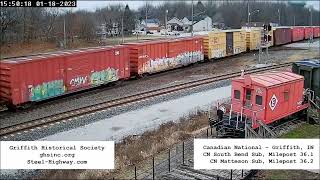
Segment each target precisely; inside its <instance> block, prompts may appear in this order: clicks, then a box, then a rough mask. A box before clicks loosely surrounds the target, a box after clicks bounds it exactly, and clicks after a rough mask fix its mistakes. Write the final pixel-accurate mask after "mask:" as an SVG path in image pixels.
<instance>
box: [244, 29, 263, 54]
mask: <svg viewBox="0 0 320 180" xmlns="http://www.w3.org/2000/svg"><path fill="white" fill-rule="evenodd" d="M246 44H247V50H257V49H259V46H260V45H261V29H258V28H250V29H246Z"/></svg>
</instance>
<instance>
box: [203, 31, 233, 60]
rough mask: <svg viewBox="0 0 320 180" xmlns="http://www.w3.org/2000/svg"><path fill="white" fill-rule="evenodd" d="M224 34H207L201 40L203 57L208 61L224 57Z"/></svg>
mask: <svg viewBox="0 0 320 180" xmlns="http://www.w3.org/2000/svg"><path fill="white" fill-rule="evenodd" d="M226 44H227V43H226V33H225V32H223V31H213V32H209V33H208V35H207V36H205V37H204V38H203V47H204V53H205V56H206V57H207V58H208V59H214V58H222V57H226V50H227V49H226Z"/></svg>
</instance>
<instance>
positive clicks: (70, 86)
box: [0, 46, 130, 105]
mask: <svg viewBox="0 0 320 180" xmlns="http://www.w3.org/2000/svg"><path fill="white" fill-rule="evenodd" d="M0 70H1V73H0V100H4V101H5V102H6V103H7V104H11V105H22V104H23V103H26V102H32V101H41V100H44V99H49V98H52V97H56V96H59V95H63V94H67V93H71V92H75V91H79V90H82V89H88V88H91V87H94V86H99V85H101V84H107V83H109V82H113V81H117V80H119V79H126V78H129V76H130V68H129V49H128V47H127V46H115V47H99V48H87V49H79V50H72V51H60V52H53V53H47V54H43V55H36V56H27V57H20V58H12V59H5V60H2V61H0Z"/></svg>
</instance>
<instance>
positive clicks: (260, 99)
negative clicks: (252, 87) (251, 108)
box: [256, 95, 262, 105]
mask: <svg viewBox="0 0 320 180" xmlns="http://www.w3.org/2000/svg"><path fill="white" fill-rule="evenodd" d="M256 104H257V105H262V96H259V95H256Z"/></svg>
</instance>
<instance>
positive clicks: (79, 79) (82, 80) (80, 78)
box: [70, 76, 88, 87]
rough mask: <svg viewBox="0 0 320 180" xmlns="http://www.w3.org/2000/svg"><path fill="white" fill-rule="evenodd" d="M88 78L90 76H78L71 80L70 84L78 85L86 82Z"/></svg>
mask: <svg viewBox="0 0 320 180" xmlns="http://www.w3.org/2000/svg"><path fill="white" fill-rule="evenodd" d="M87 80H88V76H78V77H75V78H73V79H71V80H70V85H71V86H72V87H78V86H81V85H83V84H86V83H87Z"/></svg>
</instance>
